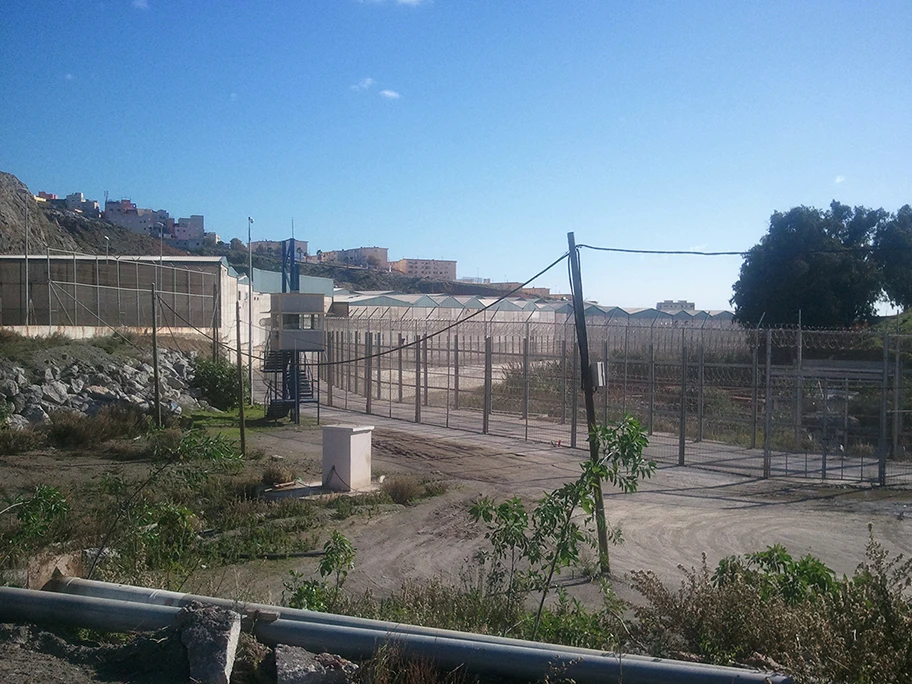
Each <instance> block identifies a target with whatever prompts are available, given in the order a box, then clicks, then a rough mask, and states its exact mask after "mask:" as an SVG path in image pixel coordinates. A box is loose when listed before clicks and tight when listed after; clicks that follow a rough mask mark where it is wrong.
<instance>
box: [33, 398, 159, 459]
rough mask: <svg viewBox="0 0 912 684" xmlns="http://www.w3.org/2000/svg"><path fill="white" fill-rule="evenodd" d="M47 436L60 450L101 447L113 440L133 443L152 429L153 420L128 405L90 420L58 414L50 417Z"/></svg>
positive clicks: (101, 412) (104, 410)
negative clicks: (96, 445)
mask: <svg viewBox="0 0 912 684" xmlns="http://www.w3.org/2000/svg"><path fill="white" fill-rule="evenodd" d="M50 418H51V420H50V424H49V425H48V426H47V428H46V430H47V436H48V439H49V440H50V442H51V443H52V444H53V445H54V446H57V447H61V448H73V447H83V446H88V445H90V444H100V443H101V442H106V441H108V440H111V439H133V438H134V437H138V436H139V435H141V434H143V433H144V432H145V431H146V430H147V429H148V427H149V422H150V421H149V416H147V415H146V414H144V413H143V412H142V411H140V410H139V409H137V408H135V407H133V406H128V405H111V406H105V407H102V408H101V410H99V411H98V413H97V414H95V416H92V417H89V416H87V415H85V414H83V413H78V412H76V411H56V412H54V413H52V414H51V416H50Z"/></svg>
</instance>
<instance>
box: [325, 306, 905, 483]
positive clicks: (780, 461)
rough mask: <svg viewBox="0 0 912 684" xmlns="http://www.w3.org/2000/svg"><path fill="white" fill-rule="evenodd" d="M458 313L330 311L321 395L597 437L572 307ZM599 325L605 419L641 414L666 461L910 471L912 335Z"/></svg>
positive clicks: (456, 421) (574, 440) (509, 432)
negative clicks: (333, 314)
mask: <svg viewBox="0 0 912 684" xmlns="http://www.w3.org/2000/svg"><path fill="white" fill-rule="evenodd" d="M451 324H452V321H450V320H440V321H437V320H430V319H429V320H424V321H418V322H416V321H414V320H409V321H401V320H396V319H393V318H389V317H384V318H380V317H378V318H376V319H373V320H365V319H360V320H359V319H351V318H345V319H342V318H338V319H334V318H328V319H327V322H326V325H327V341H328V347H329V349H330V352H329V355H328V357H331V359H332V362H333V365H331V366H325V367H324V368H323V371H322V372H323V376H324V377H323V379H324V383H323V387H324V401H326V402H327V403H329V404H331V405H334V406H340V407H343V408H347V409H349V410H355V411H359V412H364V413H367V414H378V415H385V416H390V417H394V418H400V419H403V420H408V421H413V422H420V423H427V424H433V425H441V426H445V427H450V428H457V429H462V430H468V431H473V432H479V433H487V434H493V435H503V436H508V437H518V438H521V439H529V440H534V441H544V442H551V443H554V444H561V445H567V446H572V447H577V446H578V447H583V446H585V444H586V431H587V420H586V415H585V402H584V397H583V394H582V388H581V379H580V363H579V358H578V354H577V341H576V330H575V327H574V325H573V321H572V320H569V319H568V320H567V321H562V322H560V323H533V322H530V323H515V322H504V323H501V322H497V321H476V320H472V321H467V322H464V323H461V324H459V325H458V326H456V327H453V328H451V329H448V330H446V331H443V329H444V328H445V327H447V326H450V325H451ZM587 330H588V337H589V350H590V361H591V362H592V364H593V365H598V364H601V368H602V373H603V377H604V383H603V385H602V386H601V387H600V388H599V390H598V393H597V394H596V398H595V409H596V419H597V420H598V421H600V422H603V423H611V422H614V421H617V420H619V419H620V418H621V417H623V416H624V415H625V414H631V415H633V416H634V417H636V418H637V419H638V420H639V421H640V422H641V423H642V424H643V425H644V427H645V428H646V430H647V431H648V433H649V435H650V443H651V445H652V449H651V452H652V453H653V454H655V455H656V457H657V458H658V460H659V461H660V462H664V463H678V464H687V465H697V466H705V467H713V468H719V469H723V470H726V471H728V472H736V473H743V474H745V475H750V476H777V475H789V476H796V475H797V476H806V477H814V478H834V479H842V480H855V481H860V482H874V483H882V484H908V483H912V458H908V457H907V452H908V449H909V446H910V442H912V430H910V425H909V420H908V417H907V416H908V414H909V412H910V410H912V405H910V404H912V402H910V399H912V397H909V396H908V394H909V393H908V390H907V388H909V387H910V382H909V380H910V378H909V373H910V370H908V368H909V363H908V361H909V360H910V358H912V356H910V354H912V340H910V338H909V336H905V335H900V334H888V333H884V332H882V331H873V330H865V331H819V330H810V331H809V330H789V329H776V330H748V329H739V328H732V329H718V328H706V329H700V328H693V327H681V328H668V327H650V326H630V325H625V324H623V323H621V324H618V323H612V322H607V323H604V324H597V325H592V324H589V325H588V326H587ZM440 331H443V332H440ZM438 333H439V334H438ZM378 354H379V356H378ZM330 369H331V370H330Z"/></svg>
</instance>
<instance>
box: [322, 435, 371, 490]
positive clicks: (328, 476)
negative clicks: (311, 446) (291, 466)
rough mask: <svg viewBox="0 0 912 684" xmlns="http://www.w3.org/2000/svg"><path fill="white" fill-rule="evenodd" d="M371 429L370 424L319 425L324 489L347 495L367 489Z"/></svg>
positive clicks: (369, 476)
mask: <svg viewBox="0 0 912 684" xmlns="http://www.w3.org/2000/svg"><path fill="white" fill-rule="evenodd" d="M373 429H374V426H373V425H324V426H323V486H324V487H326V488H327V489H331V490H333V491H337V492H348V491H351V490H353V489H366V488H367V487H369V486H370V481H371V432H372V431H373Z"/></svg>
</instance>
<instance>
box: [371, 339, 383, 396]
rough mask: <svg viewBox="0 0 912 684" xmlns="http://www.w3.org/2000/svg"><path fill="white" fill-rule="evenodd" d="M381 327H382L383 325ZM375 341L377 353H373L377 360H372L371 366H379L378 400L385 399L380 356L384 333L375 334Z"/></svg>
mask: <svg viewBox="0 0 912 684" xmlns="http://www.w3.org/2000/svg"><path fill="white" fill-rule="evenodd" d="M381 325H382V323H381ZM374 339H375V340H376V342H377V344H376V345H372V347H373V348H374V349H375V351H374V352H373V353H374V354H375V356H376V358H375V359H372V360H371V364H372V365H376V366H377V397H376V398H377V399H383V356H382V355H381V354H380V350H381V349H382V348H383V333H381V332H376V333H374ZM374 361H376V362H377V363H376V364H374Z"/></svg>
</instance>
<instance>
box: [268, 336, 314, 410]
mask: <svg viewBox="0 0 912 684" xmlns="http://www.w3.org/2000/svg"><path fill="white" fill-rule="evenodd" d="M263 374H264V376H265V378H266V388H267V389H266V393H267V394H266V416H265V417H266V420H279V419H280V418H287V417H288V416H289V415H291V417H292V419H293V420H294V422H295V423H300V422H301V405H302V404H316V406H317V419H318V420H319V416H320V394H319V384H318V383H319V381H318V380H315V378H314V375H313V371H312V369H311V366H310V365H309V364H308V363H307V355H306V353H305V352H301V351H292V350H281V349H270V348H268V347H267V349H266V356H265V357H264V359H263ZM270 376H271V379H270Z"/></svg>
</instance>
